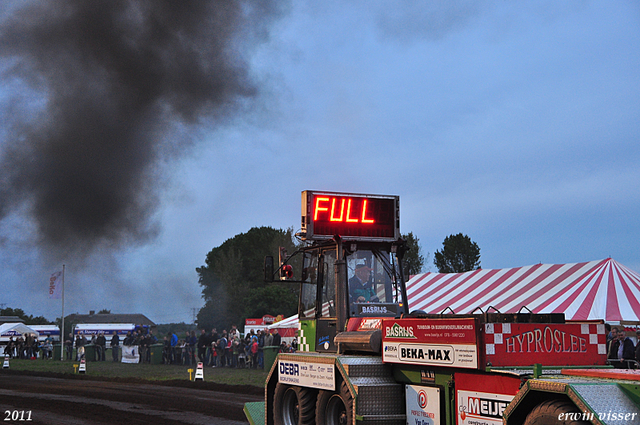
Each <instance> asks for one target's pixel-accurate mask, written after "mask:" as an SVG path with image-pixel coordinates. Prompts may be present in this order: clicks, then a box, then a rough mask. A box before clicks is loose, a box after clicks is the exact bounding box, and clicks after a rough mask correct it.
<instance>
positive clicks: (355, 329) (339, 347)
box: [279, 191, 407, 353]
mask: <svg viewBox="0 0 640 425" xmlns="http://www.w3.org/2000/svg"><path fill="white" fill-rule="evenodd" d="M398 204H399V199H398V197H397V196H381V195H360V194H347V193H335V192H316V191H304V192H302V232H301V233H300V236H301V239H303V241H305V242H306V243H307V245H306V246H304V247H303V248H301V249H299V250H298V251H297V252H296V253H295V254H294V255H292V256H291V257H286V255H285V256H283V255H281V257H280V267H279V269H280V276H281V279H282V280H293V279H292V278H293V273H291V272H292V270H291V266H290V264H291V263H293V262H294V261H293V258H294V257H297V256H298V255H301V256H302V261H301V272H300V274H301V278H300V280H299V282H300V302H299V309H298V317H299V319H300V330H299V336H298V339H299V350H300V351H310V352H313V351H317V352H332V353H334V352H338V353H344V352H348V351H368V352H376V353H378V352H379V350H380V346H381V344H380V340H381V334H380V325H381V320H380V319H381V318H383V317H388V318H398V317H400V316H402V315H403V314H406V313H407V311H406V309H407V302H406V288H405V283H404V278H403V276H402V266H401V262H402V255H403V254H404V250H405V243H404V241H403V240H402V239H401V238H400V232H399V219H398V216H399V212H398V210H399V205H398ZM283 270H284V271H285V273H284V274H283V272H282V271H283ZM287 273H288V274H287ZM283 276H285V277H284V278H283ZM296 281H297V280H296Z"/></svg>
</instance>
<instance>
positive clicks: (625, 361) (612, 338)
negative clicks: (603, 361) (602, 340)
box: [605, 324, 640, 369]
mask: <svg viewBox="0 0 640 425" xmlns="http://www.w3.org/2000/svg"><path fill="white" fill-rule="evenodd" d="M605 326H606V327H607V331H608V333H607V359H608V360H609V363H611V364H612V365H613V366H614V367H617V368H624V369H638V368H639V367H640V330H636V337H637V339H636V340H637V341H638V342H637V343H636V344H634V343H633V340H632V339H631V338H629V337H628V336H627V334H626V331H625V329H624V327H621V328H618V327H617V326H613V327H609V325H608V324H607V325H605Z"/></svg>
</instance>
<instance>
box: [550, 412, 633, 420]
mask: <svg viewBox="0 0 640 425" xmlns="http://www.w3.org/2000/svg"><path fill="white" fill-rule="evenodd" d="M637 416H638V413H627V412H612V411H608V412H602V413H595V412H571V413H560V414H559V415H558V420H559V421H591V420H593V419H596V418H597V419H600V420H604V421H607V422H608V421H625V422H628V421H633V420H635V419H636V417H637Z"/></svg>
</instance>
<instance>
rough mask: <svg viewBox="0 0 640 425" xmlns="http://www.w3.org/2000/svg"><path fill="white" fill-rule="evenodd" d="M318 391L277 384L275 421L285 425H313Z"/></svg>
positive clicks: (274, 403) (274, 408) (274, 400)
mask: <svg viewBox="0 0 640 425" xmlns="http://www.w3.org/2000/svg"><path fill="white" fill-rule="evenodd" d="M315 405H316V391H315V390H312V389H309V388H303V387H294V386H291V385H285V384H280V383H279V384H277V385H276V391H275V393H274V395H273V420H274V423H276V424H283V425H313V423H314V420H315V416H314V408H315Z"/></svg>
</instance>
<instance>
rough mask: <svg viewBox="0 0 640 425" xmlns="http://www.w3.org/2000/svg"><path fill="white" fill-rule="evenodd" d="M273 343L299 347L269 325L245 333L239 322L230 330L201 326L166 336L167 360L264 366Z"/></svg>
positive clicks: (279, 348) (288, 348)
mask: <svg viewBox="0 0 640 425" xmlns="http://www.w3.org/2000/svg"><path fill="white" fill-rule="evenodd" d="M265 347H271V349H274V350H276V351H278V352H294V351H295V350H296V348H297V344H296V341H295V339H294V341H293V345H292V344H288V343H286V342H284V341H282V338H281V337H280V335H279V333H278V330H277V329H276V330H274V331H273V333H271V332H269V331H268V330H267V329H265V330H259V331H258V332H257V333H255V332H254V331H253V330H252V331H251V332H250V333H248V334H247V335H245V336H244V337H242V336H241V335H240V332H239V331H238V329H237V328H236V327H235V326H232V327H231V329H230V330H228V331H227V330H226V329H225V330H222V332H218V330H217V329H216V328H213V329H212V330H211V331H210V332H207V331H206V330H205V329H201V330H200V335H199V336H198V337H196V333H195V331H191V332H190V333H187V334H186V335H185V337H184V338H182V339H180V338H178V336H177V335H176V334H175V333H169V334H168V335H167V336H165V337H164V349H163V363H165V364H183V365H192V364H196V362H200V363H202V364H203V365H205V366H211V367H230V368H245V367H251V368H264V350H265Z"/></svg>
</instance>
